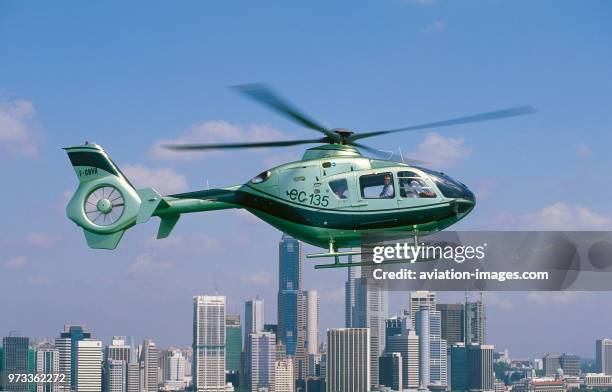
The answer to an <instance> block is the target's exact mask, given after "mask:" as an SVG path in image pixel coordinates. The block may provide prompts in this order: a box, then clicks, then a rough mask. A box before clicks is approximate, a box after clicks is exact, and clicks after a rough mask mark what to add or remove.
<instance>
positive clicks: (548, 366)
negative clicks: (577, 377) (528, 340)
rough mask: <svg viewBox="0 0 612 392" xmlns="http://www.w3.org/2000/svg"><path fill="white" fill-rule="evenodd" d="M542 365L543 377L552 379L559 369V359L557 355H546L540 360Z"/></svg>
mask: <svg viewBox="0 0 612 392" xmlns="http://www.w3.org/2000/svg"><path fill="white" fill-rule="evenodd" d="M542 363H543V365H544V375H545V376H547V377H554V376H555V374H557V369H559V368H560V367H561V358H560V355H559V354H557V353H546V355H545V356H544V358H542Z"/></svg>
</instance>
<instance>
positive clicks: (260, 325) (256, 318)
mask: <svg viewBox="0 0 612 392" xmlns="http://www.w3.org/2000/svg"><path fill="white" fill-rule="evenodd" d="M264 320H265V319H264V300H263V299H259V297H256V298H253V299H249V300H247V301H246V302H245V303H244V346H245V347H246V340H247V336H248V334H249V333H250V332H261V331H263V330H264V327H265V324H264Z"/></svg>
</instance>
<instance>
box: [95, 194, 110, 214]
mask: <svg viewBox="0 0 612 392" xmlns="http://www.w3.org/2000/svg"><path fill="white" fill-rule="evenodd" d="M96 208H97V209H98V211H100V212H101V213H103V214H108V213H109V212H111V211H112V210H113V203H111V201H110V200H108V199H107V198H102V199H100V200H98V202H97V203H96Z"/></svg>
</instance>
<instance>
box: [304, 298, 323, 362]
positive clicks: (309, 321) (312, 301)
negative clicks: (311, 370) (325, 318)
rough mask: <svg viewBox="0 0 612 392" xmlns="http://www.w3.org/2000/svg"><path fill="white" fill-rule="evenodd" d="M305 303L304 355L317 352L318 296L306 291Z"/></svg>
mask: <svg viewBox="0 0 612 392" xmlns="http://www.w3.org/2000/svg"><path fill="white" fill-rule="evenodd" d="M304 298H305V301H306V342H305V344H306V353H307V354H317V353H318V352H319V294H318V293H317V291H316V290H308V291H306V292H305V295H304Z"/></svg>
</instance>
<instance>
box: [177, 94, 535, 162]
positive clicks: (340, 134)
mask: <svg viewBox="0 0 612 392" xmlns="http://www.w3.org/2000/svg"><path fill="white" fill-rule="evenodd" d="M233 88H234V89H235V90H237V91H239V92H241V93H242V94H244V95H246V96H248V97H249V98H251V99H254V100H255V101H257V102H259V103H260V104H262V105H264V106H266V107H268V108H270V109H272V110H274V111H276V112H278V113H280V114H282V115H283V116H285V117H287V118H289V119H291V120H292V121H294V122H296V123H298V124H300V125H302V126H304V127H306V128H309V129H312V130H315V131H317V132H320V133H322V134H323V135H324V136H323V137H321V138H316V139H298V140H279V141H268V142H254V143H216V144H173V145H166V146H165V147H166V148H169V149H172V150H178V151H181V150H182V151H193V150H213V149H217V150H218V149H238V148H261V147H287V146H295V145H300V144H313V143H316V144H321V143H329V144H343V145H350V146H355V147H357V148H360V149H363V150H365V151H368V152H370V153H372V154H374V155H378V156H380V155H384V152H381V151H380V150H377V149H375V148H372V147H368V146H366V145H364V144H361V143H357V140H361V139H365V138H370V137H374V136H381V135H387V134H391V133H397V132H407V131H416V130H422V129H431V128H441V127H448V126H452V125H462V124H470V123H476V122H483V121H491V120H497V119H502V118H509V117H516V116H522V115H525V114H531V113H535V112H536V110H535V109H534V108H533V107H532V106H529V105H523V106H516V107H512V108H507V109H501V110H494V111H490V112H485V113H479V114H474V115H470V116H463V117H456V118H452V119H449V120H443V121H433V122H428V123H424V124H419V125H413V126H408V127H403V128H396V129H389V130H382V131H369V132H361V133H358V132H353V131H351V130H348V129H344V128H332V129H329V128H326V127H324V126H322V125H320V123H319V122H317V121H315V120H313V119H311V118H310V117H309V116H307V115H305V114H304V113H302V112H301V111H300V110H298V109H297V108H295V107H294V106H293V105H291V104H289V103H288V102H287V101H286V100H284V99H282V98H281V97H280V96H279V95H278V94H276V93H274V92H273V90H272V89H270V88H268V87H266V86H265V85H263V84H259V83H255V84H245V85H239V86H234V87H233ZM381 153H382V154H381ZM401 158H402V161H404V162H406V163H409V162H413V163H422V162H421V161H418V160H415V159H411V158H405V157H401Z"/></svg>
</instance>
